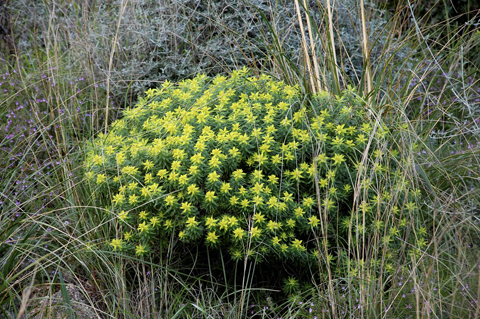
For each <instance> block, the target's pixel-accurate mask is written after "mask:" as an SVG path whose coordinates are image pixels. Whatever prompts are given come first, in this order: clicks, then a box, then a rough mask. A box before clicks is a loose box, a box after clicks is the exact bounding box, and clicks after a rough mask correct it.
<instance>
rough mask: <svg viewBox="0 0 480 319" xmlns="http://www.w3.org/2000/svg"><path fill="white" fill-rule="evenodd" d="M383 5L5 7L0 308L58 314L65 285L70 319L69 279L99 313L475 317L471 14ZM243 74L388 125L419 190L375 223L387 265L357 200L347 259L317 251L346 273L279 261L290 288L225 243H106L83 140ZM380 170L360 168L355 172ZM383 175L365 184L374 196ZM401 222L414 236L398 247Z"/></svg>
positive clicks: (144, 2) (1, 8)
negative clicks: (353, 104)
mask: <svg viewBox="0 0 480 319" xmlns="http://www.w3.org/2000/svg"><path fill="white" fill-rule="evenodd" d="M388 3H389V4H388V6H385V5H384V4H383V2H381V1H378V2H376V1H349V0H345V1H335V2H334V1H329V0H325V1H280V0H278V1H274V0H271V1H261V0H258V1H256V0H255V1H250V2H248V1H235V2H230V1H187V0H185V1H182V0H172V1H150V0H137V1H131V0H110V1H95V0H90V1H73V0H61V1H28V0H18V1H6V2H3V3H2V4H1V5H0V15H1V16H0V22H1V23H0V38H1V41H0V48H1V52H0V61H1V63H0V116H1V118H0V211H1V215H0V265H1V267H0V316H4V317H6V318H22V317H27V316H29V317H33V316H34V315H35V312H36V311H39V309H41V308H42V307H39V306H38V305H39V304H41V302H42V301H47V302H46V304H47V305H48V306H47V307H46V309H47V310H46V311H47V313H46V314H45V313H44V314H43V315H44V316H47V317H48V316H52V317H53V316H54V310H56V309H57V308H55V304H56V303H58V302H59V301H58V299H55V298H54V297H53V296H54V295H58V293H60V295H61V296H62V299H61V301H60V303H61V304H63V305H66V306H67V307H66V310H65V311H66V313H67V314H68V315H69V316H73V314H74V313H75V312H74V311H72V309H76V308H75V307H77V306H78V305H77V304H76V303H75V301H72V300H70V297H71V296H70V297H69V293H68V291H69V290H68V289H70V288H69V287H71V286H74V287H76V288H77V289H78V291H80V293H81V294H83V296H84V304H86V305H87V307H88V308H89V309H90V310H91V311H93V312H94V313H95V315H96V316H98V317H101V318H104V317H105V318H117V317H119V318H121V317H123V318H139V317H142V318H143V317H145V318H159V317H162V318H173V317H176V318H197V317H205V318H243V317H258V318H280V317H283V318H295V317H296V318H320V317H322V318H330V317H331V318H377V317H379V318H478V317H479V316H480V303H479V297H480V274H479V269H480V260H479V257H478V256H480V253H479V244H480V241H479V237H478V234H479V229H478V227H479V223H478V220H479V219H478V218H479V200H478V199H479V198H480V196H479V195H480V194H479V187H478V185H479V183H478V182H479V173H480V170H479V160H478V159H479V158H478V152H479V145H480V144H479V139H478V134H479V124H480V123H479V121H480V120H479V119H480V114H479V113H480V109H479V106H480V85H479V82H478V74H479V73H478V66H479V55H478V50H475V48H476V47H478V45H479V40H480V31H479V30H478V25H479V23H480V17H479V11H478V7H475V4H474V2H473V1H470V2H468V1H466V2H465V5H464V6H457V7H453V6H452V4H451V2H449V1H438V2H435V3H434V2H433V1H406V2H405V1H396V2H394V3H393V2H388ZM243 66H246V67H248V68H250V69H252V72H253V74H254V75H256V76H259V75H260V74H262V73H263V74H269V75H271V76H272V77H273V78H276V79H278V80H282V81H284V82H285V83H286V84H290V85H298V87H299V92H300V96H303V97H305V98H307V99H308V98H309V97H311V96H312V95H315V94H319V93H322V92H323V93H322V94H324V93H325V92H327V94H329V95H331V96H336V99H340V100H341V98H342V96H345V95H346V94H347V95H348V94H351V95H352V94H353V95H354V96H356V97H357V98H358V99H360V100H361V101H362V103H364V105H365V107H364V108H365V118H364V121H365V123H368V124H370V125H371V127H373V128H377V129H378V128H383V127H386V128H390V129H392V128H396V129H395V134H396V135H395V139H394V141H395V142H396V145H397V147H395V148H394V149H397V150H398V155H396V154H392V153H391V149H390V148H389V147H387V144H386V145H385V146H384V149H383V150H384V154H386V155H385V156H386V157H385V160H386V161H389V160H390V159H391V158H394V157H395V156H398V157H399V158H400V159H401V161H403V162H402V163H404V165H402V166H401V170H400V171H401V172H402V174H403V177H404V179H403V180H404V181H405V183H406V184H407V186H408V188H409V189H411V190H412V192H415V194H417V195H418V196H417V197H415V198H416V200H415V215H413V216H412V217H409V219H408V220H404V218H403V217H404V216H397V215H396V212H395V209H394V206H395V203H394V200H393V199H388V198H384V199H382V201H383V202H384V203H383V204H382V205H383V206H381V205H378V206H379V207H381V209H380V208H379V209H377V211H376V212H375V213H376V214H377V215H376V221H378V222H381V223H380V224H378V225H381V227H380V228H379V230H378V231H380V230H381V231H382V232H383V233H382V234H383V235H386V234H388V233H392V232H393V233H392V234H393V237H394V241H395V244H397V247H396V250H397V251H398V252H399V254H400V257H399V258H398V264H396V265H395V266H394V269H393V270H390V271H386V266H387V264H388V262H387V261H386V260H388V254H390V253H391V247H390V248H388V247H389V246H388V245H383V246H382V245H380V244H374V243H373V242H372V240H375V236H374V235H373V236H370V237H369V236H368V235H367V238H369V239H370V240H358V238H359V236H360V237H362V236H366V235H365V234H367V233H366V231H364V230H362V226H364V225H365V223H362V218H363V217H364V216H367V213H366V212H365V211H362V210H361V207H357V209H356V212H357V214H353V215H352V216H356V217H358V218H353V219H352V220H351V223H350V224H348V225H347V230H346V231H345V232H344V234H345V238H344V241H345V244H344V245H343V246H342V247H341V249H340V247H336V246H333V247H328V248H326V251H328V252H330V253H332V255H335V256H341V255H342V254H346V255H347V256H348V257H349V258H347V259H345V260H350V261H351V263H350V264H348V263H344V264H342V263H338V262H336V263H335V262H333V263H332V262H330V261H327V259H323V260H322V259H319V260H318V263H317V265H316V268H315V267H311V268H307V267H305V269H303V271H297V272H293V271H292V270H291V269H289V268H288V267H284V268H283V269H282V268H281V267H280V269H278V271H279V272H283V273H282V274H281V276H282V278H283V279H285V280H281V281H278V280H277V281H276V280H273V278H272V273H271V271H269V267H271V265H269V264H268V263H261V264H258V263H255V262H249V263H243V261H242V262H239V263H236V262H234V261H232V260H231V259H230V257H229V256H227V255H226V254H224V253H222V251H221V250H216V249H213V250H212V249H211V250H209V252H208V254H207V255H206V256H205V254H200V253H199V251H198V250H196V249H195V248H192V247H191V246H188V245H187V246H185V245H176V246H174V247H172V248H171V249H169V250H167V251H166V252H165V253H164V254H163V253H162V255H161V256H156V257H158V258H160V259H159V260H160V262H158V260H155V262H153V260H152V259H148V258H145V259H142V258H139V257H135V256H132V255H128V254H125V253H122V252H118V251H114V250H113V249H112V246H111V245H110V243H111V240H112V239H114V238H116V236H117V231H118V228H117V225H116V223H115V218H112V216H111V215H110V214H108V209H106V208H105V207H104V206H103V205H100V204H99V202H98V200H97V199H96V198H94V197H92V192H91V189H90V188H89V183H88V182H87V180H86V177H85V174H84V173H85V167H84V163H85V158H86V152H85V151H86V145H88V144H89V142H92V141H93V140H94V139H95V138H96V137H98V136H99V134H100V133H107V132H108V131H109V128H108V126H109V124H110V123H112V122H113V121H115V120H116V119H117V118H120V117H122V116H123V111H124V110H125V109H127V108H129V107H132V106H134V105H135V103H136V101H137V99H138V97H139V96H140V97H143V96H144V93H143V92H144V91H146V90H147V89H149V88H155V87H157V86H161V85H162V83H164V81H165V80H170V81H179V80H182V79H191V78H193V77H194V76H195V75H196V74H197V73H204V74H206V75H208V76H211V77H214V76H216V75H218V74H225V75H227V74H230V73H231V72H232V71H233V70H237V69H241V68H242V67H243ZM345 92H347V93H345ZM327 107H329V106H327ZM374 134H375V132H373V131H372V133H371V135H370V136H369V138H370V137H372V138H373V136H374ZM375 162H376V160H375V158H373V157H371V156H368V157H365V159H364V161H363V162H362V167H364V168H365V171H367V170H368V169H369V168H370V169H371V168H372V167H374V165H375ZM360 176H361V174H360ZM357 181H358V182H357V183H356V187H357V188H358V190H357V189H354V191H357V192H360V190H361V189H362V186H365V184H364V182H365V180H364V179H362V178H358V180H357ZM390 182H391V181H390ZM382 183H385V180H381V179H379V180H376V181H375V182H374V185H372V186H371V189H372V190H373V192H374V194H373V195H372V196H374V195H375V194H376V195H377V199H378V198H379V197H381V196H380V195H383V193H382V192H381V189H382V188H381V187H380V186H381V185H383V184H382ZM412 207H413V206H412ZM320 217H322V216H319V218H320ZM402 224H403V226H402ZM406 225H408V226H406ZM359 226H360V227H359ZM400 227H404V228H405V227H406V229H407V232H406V234H405V235H402V236H396V235H395V234H396V232H395V230H396V229H398V228H400ZM408 251H414V252H415V253H413V254H412V253H409V252H408ZM245 265H246V266H245ZM231 268H235V269H236V274H235V276H231V275H230V273H229V272H228V271H227V269H231ZM338 269H340V270H341V271H337V270H338ZM235 280H236V282H235ZM239 282H242V283H243V284H241V285H240V284H238V283H239ZM67 288H68V289H67ZM44 304H45V303H44ZM44 310H45V308H43V310H42V311H44ZM56 311H58V310H56ZM78 313H79V312H77V314H78Z"/></svg>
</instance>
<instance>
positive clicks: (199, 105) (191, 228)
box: [86, 69, 406, 262]
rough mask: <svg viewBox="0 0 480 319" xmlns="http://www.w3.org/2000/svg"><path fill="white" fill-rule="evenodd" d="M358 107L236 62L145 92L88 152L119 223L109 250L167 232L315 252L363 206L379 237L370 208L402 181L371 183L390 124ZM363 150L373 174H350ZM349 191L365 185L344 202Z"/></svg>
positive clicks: (151, 245)
mask: <svg viewBox="0 0 480 319" xmlns="http://www.w3.org/2000/svg"><path fill="white" fill-rule="evenodd" d="M363 110H364V105H363V103H362V102H361V100H360V99H357V98H355V97H354V95H353V93H352V92H349V91H347V92H344V95H343V97H342V98H335V97H331V96H330V94H328V93H326V92H323V93H321V94H320V95H318V96H315V97H313V98H310V99H308V100H306V99H305V100H304V99H302V96H301V94H299V92H298V91H297V89H296V88H295V87H291V86H288V85H285V84H284V83H282V82H279V81H276V80H273V79H272V78H270V77H268V76H265V75H262V76H261V77H260V78H255V77H251V76H250V75H249V73H248V71H247V70H245V69H244V70H241V71H236V72H233V74H232V75H231V77H230V78H225V77H222V76H219V77H216V78H214V79H213V80H212V79H209V78H208V77H206V76H203V75H199V76H197V77H196V78H194V79H192V80H185V81H182V82H180V83H178V85H174V84H171V83H168V82H166V83H164V85H163V87H162V88H161V89H150V90H148V91H147V92H146V96H145V97H143V98H141V99H140V100H139V102H138V103H137V105H136V107H135V108H131V109H127V110H125V111H124V112H123V118H122V119H120V120H117V121H115V122H114V123H113V124H112V126H111V130H110V132H109V133H108V134H107V135H103V134H100V136H99V137H98V138H97V139H96V140H95V141H94V143H93V144H92V145H91V148H90V151H89V153H88V157H87V160H86V168H87V173H86V176H87V178H88V179H89V180H90V182H91V183H92V185H94V186H95V196H96V198H97V200H98V201H99V202H101V201H104V203H105V204H106V205H107V206H108V211H110V212H111V213H112V216H114V218H115V220H116V221H117V222H118V223H117V224H116V225H117V226H118V227H119V228H118V229H119V230H120V231H119V232H118V233H119V237H118V238H115V239H113V240H112V241H111V243H110V244H111V247H112V248H113V249H115V250H123V251H129V250H130V251H132V252H135V253H136V254H137V255H139V256H142V255H145V254H147V253H155V252H156V251H158V250H161V249H162V247H165V246H166V245H167V244H168V241H169V240H170V239H172V238H173V239H176V240H177V239H178V240H180V241H183V242H185V243H191V244H194V245H207V246H210V247H226V248H228V250H229V251H230V253H231V256H232V258H233V259H236V260H239V259H243V258H245V257H251V258H255V259H256V260H263V259H266V258H267V259H271V258H273V259H275V258H282V259H295V260H296V261H300V262H308V261H314V260H315V261H316V260H317V258H318V256H319V254H318V252H321V251H322V249H323V248H322V247H323V246H322V245H321V244H319V243H320V239H321V238H327V234H328V236H329V239H328V240H329V244H333V243H335V246H336V247H338V245H342V244H344V243H345V240H343V239H341V238H340V237H341V236H342V234H346V233H347V231H348V229H349V227H350V228H351V227H352V225H353V224H354V223H353V220H354V219H355V218H356V219H357V220H358V212H361V211H362V210H363V211H364V212H365V211H367V213H366V214H364V216H366V217H365V218H363V217H362V218H363V219H361V221H362V222H363V223H364V224H363V225H365V229H367V230H368V231H372V232H373V231H374V230H375V229H376V231H379V232H382V234H383V235H382V236H383V237H388V236H389V234H388V232H386V233H383V230H382V227H384V226H386V225H381V223H380V221H377V219H378V214H377V213H376V211H377V208H376V207H380V206H381V205H392V203H395V202H399V203H402V201H403V199H404V198H406V197H405V195H404V192H405V187H403V188H402V187H395V189H396V190H395V192H387V193H388V194H389V195H388V196H384V195H381V196H379V194H381V190H378V189H376V190H372V191H371V192H370V191H369V183H371V182H373V180H374V179H376V180H378V179H379V176H381V175H382V174H384V173H385V172H388V171H389V167H391V166H392V165H393V164H388V165H387V164H385V163H384V160H383V159H384V158H385V156H383V157H382V151H381V149H380V148H382V149H385V145H388V143H387V142H386V138H387V137H388V135H389V134H390V133H389V132H388V130H387V128H386V127H382V126H380V127H376V128H373V127H372V125H371V124H369V122H368V121H365V120H366V116H365V112H364V111H363ZM367 145H368V148H369V150H368V152H366V153H365V152H364V151H365V149H366V147H367ZM380 146H381V147H380ZM364 153H365V154H367V153H368V154H369V155H368V157H367V159H368V158H369V157H371V158H373V160H372V161H371V164H372V165H371V167H370V170H371V173H370V171H369V172H368V173H365V170H364V171H363V173H362V174H363V175H362V176H367V177H368V178H367V177H364V178H363V179H362V180H359V178H357V177H358V176H357V169H358V167H359V165H360V163H361V162H362V161H363V164H365V163H366V162H367V161H366V158H365V157H364ZM368 163H370V162H368ZM315 181H317V183H315ZM359 182H361V184H362V185H363V187H360V188H359V186H358V183H359ZM316 185H317V186H316ZM391 186H393V185H386V187H391ZM357 188H358V189H361V190H364V191H365V192H363V193H362V196H361V198H360V197H359V196H357V199H356V200H354V194H353V191H354V189H357ZM357 195H358V194H357ZM382 196H383V197H382ZM386 197H388V198H387V199H388V201H385V198H386ZM393 197H396V198H397V200H392V198H393ZM382 198H383V199H382ZM382 201H383V202H385V203H386V204H382ZM379 205H380V206H379ZM382 207H383V206H382ZM399 207H400V206H399ZM401 207H403V206H401ZM382 209H384V208H382ZM402 211H403V208H402ZM368 212H371V213H368ZM375 222H377V224H375ZM378 223H380V224H378ZM357 224H358V223H357ZM374 224H375V225H377V226H375V227H373V226H371V225H374ZM350 230H351V229H350ZM357 231H362V230H361V229H357ZM394 235H398V233H395V234H394ZM361 238H362V236H360V239H361ZM357 239H358V237H357ZM353 240H355V238H353ZM390 240H391V239H389V238H387V240H386V243H387V244H388V242H389V241H390ZM330 241H331V242H330Z"/></svg>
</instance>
